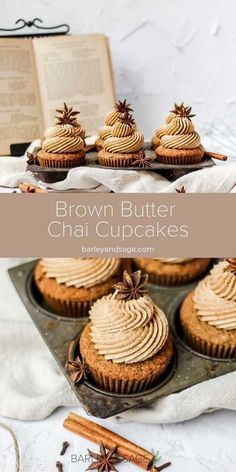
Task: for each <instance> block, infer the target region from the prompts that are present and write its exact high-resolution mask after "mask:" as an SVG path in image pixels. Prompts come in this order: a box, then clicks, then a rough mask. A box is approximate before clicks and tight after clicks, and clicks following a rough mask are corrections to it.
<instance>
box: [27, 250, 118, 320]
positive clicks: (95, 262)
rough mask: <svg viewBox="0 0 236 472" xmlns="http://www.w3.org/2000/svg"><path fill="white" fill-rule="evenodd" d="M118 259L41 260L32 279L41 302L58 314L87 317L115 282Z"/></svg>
mask: <svg viewBox="0 0 236 472" xmlns="http://www.w3.org/2000/svg"><path fill="white" fill-rule="evenodd" d="M120 271H121V259H115V258H110V259H109V258H107V259H105V258H104V259H86V258H76V257H74V258H65V259H64V258H55V259H54V258H43V259H41V260H40V261H39V263H38V264H37V266H36V269H35V273H34V280H35V283H36V286H37V288H38V290H39V291H40V293H41V295H42V297H43V300H44V301H45V302H46V303H47V305H48V306H49V308H50V309H51V310H52V311H53V312H55V313H56V314H58V315H62V316H69V317H82V316H88V310H89V308H90V307H91V305H92V303H93V302H95V300H97V299H98V298H100V297H102V296H104V295H106V294H107V293H109V291H110V290H111V287H112V285H113V284H114V283H115V282H116V281H117V280H118V278H119V273H120Z"/></svg>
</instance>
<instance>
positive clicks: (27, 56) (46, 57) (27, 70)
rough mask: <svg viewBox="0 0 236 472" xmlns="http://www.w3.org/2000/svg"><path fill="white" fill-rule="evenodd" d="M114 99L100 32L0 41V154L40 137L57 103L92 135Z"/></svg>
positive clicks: (112, 83)
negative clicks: (71, 111) (68, 108)
mask: <svg viewBox="0 0 236 472" xmlns="http://www.w3.org/2000/svg"><path fill="white" fill-rule="evenodd" d="M114 101H115V90H114V82H113V75H112V66H111V59H110V53H109V45H108V41H107V38H106V37H105V36H103V35H102V34H93V35H82V36H54V37H53V36H52V37H45V38H33V39H24V38H23V39H22V38H7V37H6V38H0V155H8V154H10V153H11V151H12V149H11V145H12V144H16V143H29V142H31V141H32V140H33V139H35V138H40V136H41V135H42V132H43V130H44V128H47V127H49V126H52V125H53V118H54V115H55V110H56V109H57V108H62V107H63V102H66V103H67V105H70V106H73V107H74V109H75V110H79V111H80V112H81V115H80V121H81V123H82V124H83V125H84V127H85V129H86V132H87V135H91V134H95V133H97V131H98V129H99V127H100V126H101V125H102V123H103V119H104V115H105V114H106V113H107V111H109V110H110V109H111V108H112V107H113V105H114Z"/></svg>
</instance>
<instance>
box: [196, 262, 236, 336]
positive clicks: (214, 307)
mask: <svg viewBox="0 0 236 472" xmlns="http://www.w3.org/2000/svg"><path fill="white" fill-rule="evenodd" d="M193 301H194V307H195V309H196V310H197V315H198V318H199V320H200V321H205V322H206V323H208V324H209V325H211V326H215V328H218V329H224V330H236V259H226V260H224V261H223V262H219V263H218V264H216V265H215V266H214V267H213V269H212V271H211V272H210V274H209V275H208V276H207V277H205V279H203V280H202V281H201V282H199V284H198V285H197V287H196V289H195V291H194V296H193Z"/></svg>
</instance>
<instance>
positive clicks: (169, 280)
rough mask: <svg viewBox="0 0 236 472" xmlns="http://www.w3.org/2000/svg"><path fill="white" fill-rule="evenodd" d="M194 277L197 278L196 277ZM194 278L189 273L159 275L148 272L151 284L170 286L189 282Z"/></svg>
mask: <svg viewBox="0 0 236 472" xmlns="http://www.w3.org/2000/svg"><path fill="white" fill-rule="evenodd" d="M199 275H200V274H199ZM197 277H198V275H197ZM194 278H196V277H194ZM194 278H193V277H191V276H189V275H185V276H183V275H165V274H161V275H157V274H154V273H152V272H149V273H148V281H149V282H150V283H151V284H154V285H165V286H168V287H172V286H178V285H185V284H188V283H190V282H191V281H192V280H194Z"/></svg>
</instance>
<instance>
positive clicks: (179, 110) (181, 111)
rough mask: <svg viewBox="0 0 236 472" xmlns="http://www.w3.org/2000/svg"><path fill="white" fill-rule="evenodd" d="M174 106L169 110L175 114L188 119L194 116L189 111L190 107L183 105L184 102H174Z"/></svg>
mask: <svg viewBox="0 0 236 472" xmlns="http://www.w3.org/2000/svg"><path fill="white" fill-rule="evenodd" d="M174 106H175V108H174V110H171V111H170V113H174V114H175V115H177V116H181V117H183V118H189V119H191V118H193V117H194V116H196V115H193V114H192V113H191V111H192V107H185V106H184V102H182V103H181V104H180V105H177V103H175V105H174Z"/></svg>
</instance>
